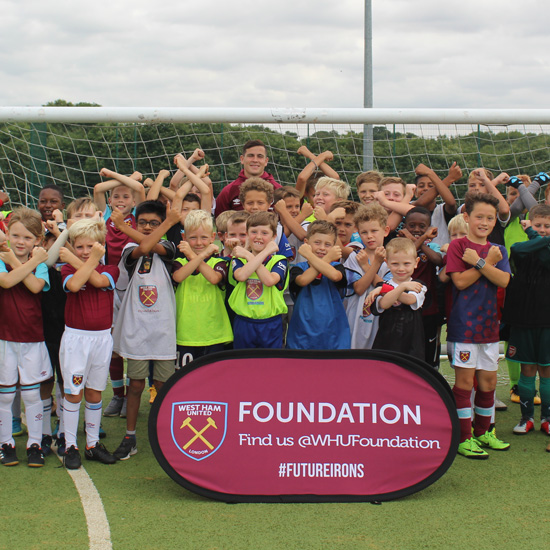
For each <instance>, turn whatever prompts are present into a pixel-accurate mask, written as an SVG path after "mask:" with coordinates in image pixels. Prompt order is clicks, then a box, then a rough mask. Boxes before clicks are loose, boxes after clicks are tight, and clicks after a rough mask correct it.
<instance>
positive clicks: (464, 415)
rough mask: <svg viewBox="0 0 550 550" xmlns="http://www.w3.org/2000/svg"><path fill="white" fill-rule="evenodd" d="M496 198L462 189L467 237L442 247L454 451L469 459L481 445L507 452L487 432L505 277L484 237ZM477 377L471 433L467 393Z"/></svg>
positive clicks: (500, 259)
mask: <svg viewBox="0 0 550 550" xmlns="http://www.w3.org/2000/svg"><path fill="white" fill-rule="evenodd" d="M498 207H499V201H498V199H497V198H496V197H494V196H492V195H489V194H487V193H480V192H474V193H467V194H466V197H465V201H464V210H465V213H464V218H465V221H466V222H467V223H468V236H467V237H463V238H462V239H456V240H454V241H451V243H450V244H449V248H448V250H447V266H446V272H447V275H450V277H451V279H452V281H453V284H454V286H455V288H454V289H453V304H452V307H451V312H450V315H449V319H448V321H447V345H448V346H449V349H450V351H451V358H452V365H453V367H454V369H455V385H454V387H453V394H454V397H455V401H456V407H457V411H458V418H459V420H460V444H459V447H458V453H459V454H461V455H463V456H465V457H467V458H473V459H486V458H488V457H489V455H488V454H487V452H486V451H484V450H483V449H482V448H481V447H488V448H490V449H494V450H507V449H508V448H509V447H510V445H509V443H504V442H503V441H500V440H499V439H498V438H497V437H496V435H495V431H494V430H490V425H491V415H492V411H493V407H494V391H495V387H496V383H497V369H498V353H499V352H498V342H499V322H498V312H497V288H498V287H501V288H505V287H507V286H508V283H509V281H510V266H509V264H508V255H507V253H506V249H505V248H504V246H502V245H493V244H491V243H490V242H489V240H488V237H489V235H490V233H491V232H492V231H493V228H494V226H495V224H496V223H497V216H498ZM474 377H476V378H477V383H478V386H477V391H476V395H475V407H474V433H473V436H472V419H471V403H470V394H471V391H472V388H473V386H474Z"/></svg>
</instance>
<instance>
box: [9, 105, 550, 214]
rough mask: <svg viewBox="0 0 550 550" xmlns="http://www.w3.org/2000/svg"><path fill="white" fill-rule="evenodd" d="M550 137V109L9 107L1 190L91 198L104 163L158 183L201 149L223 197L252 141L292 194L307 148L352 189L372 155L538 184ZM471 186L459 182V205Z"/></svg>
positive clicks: (407, 169)
mask: <svg viewBox="0 0 550 550" xmlns="http://www.w3.org/2000/svg"><path fill="white" fill-rule="evenodd" d="M365 125H370V126H372V129H373V131H372V142H371V143H370V145H372V147H371V148H370V147H369V148H365V147H364V145H365V139H366V136H367V135H368V134H364V133H363V130H364V127H365ZM549 138H550V109H513V110H502V109H498V110H497V109H471V110H468V109H374V108H373V109H363V108H360V109H329V108H327V109H323V108H319V109H306V108H304V109H298V108H296V109H292V108H250V109H248V108H137V107H136V108H134V107H118V108H116V107H95V106H94V107H0V188H3V189H5V190H6V191H7V192H8V193H9V194H10V198H11V201H12V204H13V205H16V204H27V205H29V206H34V204H35V200H36V197H37V195H38V190H39V189H40V188H41V187H42V186H43V185H45V184H48V183H55V184H57V185H60V186H61V187H62V188H63V189H64V191H65V193H66V194H67V199H71V198H74V197H78V196H82V195H85V194H89V193H90V192H91V190H92V188H93V185H94V184H95V183H98V182H99V181H100V177H99V170H100V169H101V168H102V167H103V166H106V167H108V168H111V169H115V170H117V171H119V172H122V173H131V172H133V171H134V170H138V171H140V172H141V173H142V174H143V175H144V176H146V177H153V176H154V175H155V174H156V173H158V171H159V170H161V169H166V168H169V169H172V170H173V169H175V168H174V166H173V164H172V159H173V157H174V155H175V154H176V153H179V152H183V153H185V154H186V155H189V154H191V153H192V151H193V150H194V149H195V148H197V147H199V148H201V149H203V150H204V151H205V154H206V161H207V162H208V164H209V165H210V171H211V177H212V180H213V182H214V186H215V191H216V193H217V192H219V191H220V190H221V188H223V187H224V185H226V184H227V183H229V182H230V181H232V180H233V179H235V177H236V176H237V174H238V173H239V170H240V162H239V156H240V153H241V150H242V146H243V145H244V143H246V141H248V140H249V139H261V140H262V141H263V142H264V143H265V144H266V147H267V152H268V156H269V159H270V161H269V165H268V171H269V172H271V173H272V174H273V176H274V177H275V179H276V180H277V181H279V182H280V183H282V184H284V185H294V184H295V182H296V178H297V175H298V173H299V172H300V171H301V169H302V168H303V167H304V166H305V164H306V160H305V159H304V158H303V157H301V156H299V155H297V154H296V151H297V150H298V148H299V147H300V146H301V145H307V146H308V148H309V149H310V150H311V151H312V152H314V153H320V152H322V151H325V150H331V151H332V152H333V153H334V160H333V161H332V163H331V165H332V167H333V168H334V169H335V170H336V171H337V172H338V173H339V174H340V176H341V177H342V178H343V179H345V180H346V181H348V183H350V184H351V185H352V188H353V186H354V183H355V178H356V177H357V175H358V174H359V173H360V172H361V171H362V170H363V166H364V165H365V162H364V160H365V159H364V158H363V151H364V150H371V149H372V151H373V158H372V165H373V168H374V169H377V170H379V171H381V172H384V173H385V174H388V175H399V176H401V177H403V179H405V180H406V181H408V182H412V181H413V179H414V168H415V167H416V166H417V165H418V164H419V163H421V162H422V163H424V164H426V165H428V166H430V167H432V168H433V169H434V170H435V171H436V172H437V173H439V174H441V175H442V176H443V175H445V174H446V171H447V170H448V168H449V167H450V166H451V164H452V163H453V162H455V161H456V162H457V163H458V164H459V165H460V166H461V167H462V169H463V171H464V172H465V174H466V173H467V172H469V171H470V170H471V169H473V168H476V167H477V166H485V167H487V168H489V169H490V170H492V171H494V172H501V171H506V172H508V173H510V174H520V173H527V174H529V175H534V174H536V173H538V172H540V171H547V170H549V169H550V139H549ZM465 182H466V177H464V178H463V179H462V180H460V181H459V182H457V183H456V184H455V185H454V188H453V190H454V192H455V194H456V196H457V197H458V198H461V197H462V196H463V195H464V193H465V189H466V183H465Z"/></svg>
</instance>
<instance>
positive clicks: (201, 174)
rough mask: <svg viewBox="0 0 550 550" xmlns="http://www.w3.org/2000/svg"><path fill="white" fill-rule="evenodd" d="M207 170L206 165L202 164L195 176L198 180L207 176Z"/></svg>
mask: <svg viewBox="0 0 550 550" xmlns="http://www.w3.org/2000/svg"><path fill="white" fill-rule="evenodd" d="M208 168H209V166H208V164H203V165H202V166H201V167H200V168H199V171H198V172H197V173H196V174H195V175H196V176H198V177H199V178H205V177H207V176H209V175H210V172H209V171H208Z"/></svg>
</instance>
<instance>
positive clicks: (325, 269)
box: [296, 243, 343, 286]
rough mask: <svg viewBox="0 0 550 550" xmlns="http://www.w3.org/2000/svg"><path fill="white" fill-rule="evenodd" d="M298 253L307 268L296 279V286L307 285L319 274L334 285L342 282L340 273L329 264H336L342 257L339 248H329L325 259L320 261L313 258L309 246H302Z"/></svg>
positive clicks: (313, 255)
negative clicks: (306, 264)
mask: <svg viewBox="0 0 550 550" xmlns="http://www.w3.org/2000/svg"><path fill="white" fill-rule="evenodd" d="M298 252H299V253H300V254H301V255H302V256H303V257H304V258H305V259H306V260H307V262H308V264H309V268H308V269H306V270H305V271H304V272H303V273H302V274H301V275H298V277H296V284H297V285H299V286H307V285H309V284H310V283H312V282H313V281H314V280H315V279H316V278H317V275H319V273H321V274H322V275H324V276H325V277H327V278H328V279H330V280H331V281H332V282H334V283H337V282H338V281H341V280H342V277H343V275H342V273H341V272H340V271H338V270H337V269H336V268H335V267H334V266H332V265H330V262H336V261H338V260H339V259H340V258H341V257H342V250H341V248H340V247H339V246H333V247H332V248H330V249H329V251H328V252H327V254H326V255H325V257H324V258H322V259H321V258H318V257H317V256H315V254H314V253H313V250H312V249H311V246H310V245H309V244H307V243H306V244H303V245H302V246H301V247H300V248H299V250H298Z"/></svg>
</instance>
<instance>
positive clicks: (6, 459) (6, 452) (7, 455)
mask: <svg viewBox="0 0 550 550" xmlns="http://www.w3.org/2000/svg"><path fill="white" fill-rule="evenodd" d="M0 462H1V463H2V464H3V465H4V466H17V465H18V464H19V460H17V454H16V453H15V447H14V446H13V445H8V444H7V443H4V444H3V445H2V448H1V449H0Z"/></svg>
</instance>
